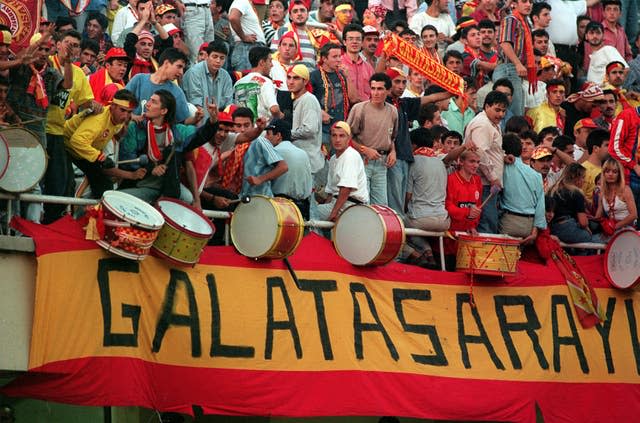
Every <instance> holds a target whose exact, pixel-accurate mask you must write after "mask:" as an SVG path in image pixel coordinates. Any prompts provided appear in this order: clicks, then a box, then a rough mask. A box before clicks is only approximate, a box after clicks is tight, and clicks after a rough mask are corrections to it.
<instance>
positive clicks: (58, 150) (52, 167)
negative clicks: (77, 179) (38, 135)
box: [42, 134, 74, 224]
mask: <svg viewBox="0 0 640 423" xmlns="http://www.w3.org/2000/svg"><path fill="white" fill-rule="evenodd" d="M47 155H48V156H49V162H48V164H47V171H46V172H45V174H44V178H43V189H42V192H43V193H44V194H45V195H58V196H63V197H73V191H74V181H73V168H72V167H71V160H70V158H69V155H68V153H67V151H66V150H65V149H64V139H63V138H62V135H52V134H47ZM66 208H67V206H65V205H64V204H45V205H44V219H43V223H47V224H48V223H51V222H54V221H56V220H58V219H59V218H60V217H62V215H63V214H64V212H65V210H66Z"/></svg>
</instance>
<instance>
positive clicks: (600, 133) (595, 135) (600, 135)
mask: <svg viewBox="0 0 640 423" xmlns="http://www.w3.org/2000/svg"><path fill="white" fill-rule="evenodd" d="M610 136H611V134H610V133H609V131H607V130H606V129H601V128H598V129H594V130H593V131H591V132H589V135H587V152H588V153H589V154H591V153H593V147H602V143H603V142H605V141H606V140H608V139H609V137H610Z"/></svg>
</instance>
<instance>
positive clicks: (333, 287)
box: [298, 279, 338, 360]
mask: <svg viewBox="0 0 640 423" xmlns="http://www.w3.org/2000/svg"><path fill="white" fill-rule="evenodd" d="M298 282H299V287H300V290H301V291H307V292H312V293H313V300H314V302H315V304H316V317H317V319H318V331H319V332H320V344H321V345H322V354H323V355H324V359H325V360H333V350H332V349H331V338H330V337H329V330H328V327H327V317H326V314H325V311H324V299H323V298H322V293H323V292H331V291H337V290H338V286H337V284H336V281H333V280H320V279H299V280H298Z"/></svg>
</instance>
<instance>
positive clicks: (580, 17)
mask: <svg viewBox="0 0 640 423" xmlns="http://www.w3.org/2000/svg"><path fill="white" fill-rule="evenodd" d="M581 21H591V17H589V16H588V15H580V16H578V17H577V18H576V25H578V24H579V23H580V22H581Z"/></svg>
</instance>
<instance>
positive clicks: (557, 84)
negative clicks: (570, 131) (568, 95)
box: [527, 79, 565, 132]
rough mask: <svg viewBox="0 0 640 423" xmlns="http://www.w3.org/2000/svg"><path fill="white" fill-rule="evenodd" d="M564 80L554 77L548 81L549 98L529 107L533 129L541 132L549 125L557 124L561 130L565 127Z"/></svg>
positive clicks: (528, 113) (528, 114)
mask: <svg viewBox="0 0 640 423" xmlns="http://www.w3.org/2000/svg"><path fill="white" fill-rule="evenodd" d="M564 94H565V88H564V82H563V81H562V80H560V79H552V80H551V81H549V82H547V99H546V100H545V101H544V102H543V103H542V104H541V105H540V106H538V107H535V108H533V109H529V111H528V112H527V116H528V117H529V118H530V119H531V121H532V122H533V130H534V131H536V132H539V131H540V130H541V129H542V128H546V127H547V126H556V127H557V128H559V129H560V130H561V131H564V128H565V111H564V109H563V108H562V107H560V106H561V105H562V102H563V101H564V99H565V97H564Z"/></svg>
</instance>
